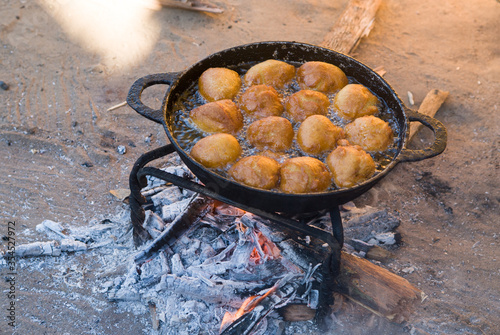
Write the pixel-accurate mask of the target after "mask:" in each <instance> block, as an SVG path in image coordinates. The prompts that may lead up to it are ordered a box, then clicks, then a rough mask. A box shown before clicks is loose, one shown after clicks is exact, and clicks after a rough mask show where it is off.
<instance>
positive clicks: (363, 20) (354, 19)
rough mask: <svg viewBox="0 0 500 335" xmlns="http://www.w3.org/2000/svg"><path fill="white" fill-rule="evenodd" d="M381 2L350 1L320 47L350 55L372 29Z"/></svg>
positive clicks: (380, 0) (367, 0)
mask: <svg viewBox="0 0 500 335" xmlns="http://www.w3.org/2000/svg"><path fill="white" fill-rule="evenodd" d="M381 2H382V0H351V1H349V4H348V5H347V8H346V9H345V10H344V12H343V13H342V15H341V17H340V19H339V20H338V21H337V22H336V23H335V25H334V26H333V27H332V29H331V30H330V32H329V33H328V34H327V35H326V36H325V38H324V39H323V42H321V44H320V45H321V46H322V47H325V48H329V49H332V50H335V51H338V52H342V53H345V54H349V53H351V52H352V51H353V50H354V49H355V48H356V47H357V46H358V44H359V42H360V41H361V39H362V38H363V37H364V36H368V34H369V33H370V31H371V30H372V28H373V24H374V21H375V14H376V13H377V10H378V8H379V7H380V4H381Z"/></svg>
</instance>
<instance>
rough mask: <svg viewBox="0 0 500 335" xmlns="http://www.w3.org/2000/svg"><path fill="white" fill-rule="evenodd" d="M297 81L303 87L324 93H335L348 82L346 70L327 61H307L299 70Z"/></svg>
mask: <svg viewBox="0 0 500 335" xmlns="http://www.w3.org/2000/svg"><path fill="white" fill-rule="evenodd" d="M297 81H298V83H299V86H300V88H301V89H310V90H315V91H320V92H323V93H335V92H337V91H338V90H340V89H341V88H342V87H344V86H345V85H347V84H348V80H347V76H346V75H345V73H344V71H342V70H341V69H340V68H338V67H337V66H335V65H333V64H329V63H325V62H306V63H304V64H302V65H301V66H300V67H299V69H298V70H297Z"/></svg>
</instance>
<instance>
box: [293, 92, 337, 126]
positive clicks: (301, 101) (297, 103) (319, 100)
mask: <svg viewBox="0 0 500 335" xmlns="http://www.w3.org/2000/svg"><path fill="white" fill-rule="evenodd" d="M328 106H330V100H329V99H328V97H327V96H326V95H324V94H323V93H321V92H317V91H312V90H300V91H298V92H296V93H294V94H292V95H291V96H289V97H288V99H287V102H286V111H287V113H288V114H289V115H290V117H291V118H292V119H293V120H294V121H295V122H302V121H304V120H305V119H306V118H307V117H308V116H311V115H315V114H319V115H326V114H328Z"/></svg>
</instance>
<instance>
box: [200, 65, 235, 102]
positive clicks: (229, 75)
mask: <svg viewBox="0 0 500 335" xmlns="http://www.w3.org/2000/svg"><path fill="white" fill-rule="evenodd" d="M198 87H199V89H200V94H201V95H202V96H203V97H204V98H205V99H207V100H208V101H217V100H222V99H233V98H234V97H235V96H236V94H238V92H239V91H240V88H241V78H240V75H239V74H238V72H236V71H233V70H230V69H226V68H223V67H213V68H210V69H207V70H205V72H203V73H202V74H201V76H200V78H199V79H198Z"/></svg>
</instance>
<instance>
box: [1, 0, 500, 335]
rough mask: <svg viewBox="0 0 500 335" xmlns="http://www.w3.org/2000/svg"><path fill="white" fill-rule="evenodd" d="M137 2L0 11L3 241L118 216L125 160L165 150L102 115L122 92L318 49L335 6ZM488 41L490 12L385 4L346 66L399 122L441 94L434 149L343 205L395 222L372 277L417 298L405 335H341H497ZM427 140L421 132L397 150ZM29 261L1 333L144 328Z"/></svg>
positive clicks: (156, 131) (408, 2)
mask: <svg viewBox="0 0 500 335" xmlns="http://www.w3.org/2000/svg"><path fill="white" fill-rule="evenodd" d="M144 3H145V2H140V1H139V0H136V1H133V0H128V1H113V0H109V1H100V2H88V1H62V0H37V1H26V0H2V1H1V2H0V6H1V11H0V42H1V49H0V55H1V57H0V80H1V81H3V82H4V83H5V84H6V85H8V87H9V88H8V89H7V90H4V89H0V105H1V109H0V111H1V112H0V134H1V135H0V136H1V137H0V155H1V156H0V157H1V164H0V204H1V208H0V229H1V231H0V235H2V236H5V235H8V223H9V222H15V223H16V238H17V241H16V242H17V243H19V244H22V243H27V242H32V241H34V240H36V239H37V236H36V234H33V232H34V228H35V226H36V225H37V224H39V223H41V222H42V221H43V220H45V219H50V220H53V221H57V222H63V223H67V224H72V225H81V226H84V225H86V224H88V223H89V222H90V220H92V219H94V218H97V219H102V218H105V217H107V216H108V215H110V213H116V211H117V210H118V209H119V208H120V207H121V206H123V205H122V204H121V202H120V201H118V200H117V199H116V198H115V197H113V196H112V195H111V194H110V193H109V191H110V190H114V189H121V188H127V187H128V174H129V172H130V169H131V167H132V165H133V163H134V161H135V160H136V159H137V158H138V157H139V156H140V155H141V154H142V153H144V152H145V151H148V150H151V149H153V148H156V147H158V146H160V145H163V144H165V143H166V136H165V134H164V132H163V128H162V127H161V126H160V125H158V124H155V123H152V122H150V121H148V120H146V119H145V118H143V117H141V116H140V115H138V114H136V113H135V112H134V111H133V110H132V109H131V108H130V107H128V106H125V107H122V108H118V109H114V110H112V111H107V109H108V108H110V107H111V106H114V105H116V104H119V103H121V102H123V101H124V100H125V98H126V96H127V92H128V89H129V88H130V86H131V85H132V83H133V82H134V81H135V80H136V79H138V78H140V77H142V76H144V75H147V74H152V73H160V72H174V71H181V70H183V69H185V68H186V67H188V66H189V65H191V64H192V63H194V62H196V61H198V60H200V59H202V58H204V57H205V56H208V55H209V54H211V53H213V52H216V51H219V50H222V49H225V48H228V47H231V46H235V45H240V44H246V43H249V42H256V41H270V40H285V41H299V42H306V43H311V44H320V43H321V42H322V40H323V37H324V36H325V35H326V33H327V32H328V31H329V29H330V27H332V26H333V23H334V22H335V21H336V19H337V18H338V17H339V15H340V14H341V12H342V10H343V9H344V8H345V6H346V4H347V1H326V0H307V1H286V2H281V1H280V2H278V1H276V2H271V1H263V0H258V1H241V0H236V1H225V0H221V1H215V2H214V3H216V4H217V5H218V6H220V7H221V8H223V9H224V13H223V14H204V13H197V12H192V11H186V10H179V9H168V8H164V9H162V10H152V9H148V8H144V6H143V4H144ZM499 36H500V2H499V1H496V0H476V1H469V0H453V1H452V0H443V1H438V2H436V1H432V0H419V1H412V0H384V1H382V5H381V7H380V9H379V11H378V13H377V18H376V22H375V26H374V29H373V30H372V32H371V33H370V35H369V36H368V37H366V38H364V39H363V40H362V42H361V43H360V45H359V46H358V48H357V49H356V50H355V52H354V53H353V54H352V56H354V57H355V58H357V59H358V60H360V61H361V62H363V63H365V64H367V65H369V66H371V67H373V68H375V67H378V66H383V67H384V68H385V70H386V71H387V73H386V75H385V76H384V77H385V79H386V80H387V81H388V82H389V83H390V84H391V85H392V86H393V88H394V89H395V90H396V92H398V93H399V95H400V96H401V97H402V99H403V101H405V103H406V104H407V105H408V106H409V107H412V108H414V109H417V108H418V106H419V104H420V103H421V102H422V100H423V98H424V97H425V95H426V94H427V92H429V91H430V90H432V89H440V90H444V91H449V92H450V93H449V97H448V98H447V100H446V102H445V104H444V105H443V106H442V108H441V109H440V110H439V112H438V113H437V115H436V118H437V119H439V120H440V121H442V122H443V123H444V124H445V126H446V128H447V130H448V146H447V149H446V151H445V152H444V153H443V154H441V155H439V156H437V157H435V158H432V159H427V160H424V161H421V162H414V163H402V164H399V165H398V166H397V167H396V168H395V169H394V170H393V171H392V172H391V173H390V174H389V175H388V176H387V177H385V179H384V180H382V181H381V182H380V183H379V184H377V185H376V186H375V187H374V188H373V189H372V190H370V191H369V192H368V193H366V194H365V195H363V196H362V197H361V198H359V199H357V200H356V204H357V205H359V206H361V205H371V206H374V207H379V208H389V209H391V210H397V211H399V212H400V216H401V220H402V225H401V227H400V228H399V232H400V233H401V234H402V240H403V242H402V245H401V246H400V247H399V248H398V249H397V250H396V251H395V255H396V258H395V259H394V260H393V261H391V262H390V263H388V264H384V266H387V267H388V268H389V269H391V270H393V271H394V272H396V273H397V274H399V275H401V276H403V277H405V278H407V279H408V280H409V281H410V282H411V283H413V284H414V285H415V286H417V287H418V288H419V289H421V290H423V291H424V292H425V293H426V294H427V295H428V296H429V297H428V299H427V300H426V301H425V302H424V303H423V304H422V305H421V306H420V307H419V308H418V309H417V310H416V311H415V313H414V314H413V315H412V318H411V320H410V322H409V323H407V324H404V325H392V324H389V323H387V322H382V321H374V320H373V318H367V320H366V324H365V325H363V326H362V327H361V329H360V327H357V328H356V329H357V330H353V332H352V333H353V334H363V333H372V334H388V333H394V334H400V333H406V332H408V333H420V334H425V333H429V334H499V333H500V265H499V264H500V251H499V250H500V249H499V243H500V241H499V236H500V230H499V200H500V194H499V186H500V185H499V180H500V178H499V173H498V171H499V164H500V160H499V144H500V141H499V124H498V122H499V121H498V120H499V117H498V115H499V103H500V101H499V100H498V93H499V92H500V80H499V78H500V46H499V44H498V37H499ZM164 92H165V87H154V88H151V89H148V90H146V92H145V94H144V96H145V98H144V100H145V101H146V103H148V104H149V105H151V106H152V107H155V108H159V107H160V105H161V101H162V98H163V95H164ZM408 92H411V93H412V95H413V100H414V105H413V106H412V105H411V104H410V101H409V99H408V98H407V97H408ZM429 141H432V133H431V132H430V131H425V130H424V131H422V132H421V133H419V134H418V135H417V137H416V138H415V140H414V143H412V145H413V146H415V147H418V146H423V145H425V144H426V143H429ZM119 145H123V146H125V148H126V152H125V153H124V154H119V153H118V152H117V147H118V146H119ZM30 232H31V233H30ZM6 246H7V241H6V239H3V240H2V241H1V247H2V248H6ZM38 261H39V262H40V264H42V265H40V264H39V265H40V266H37V267H36V269H35V268H31V267H30V266H25V267H22V268H21V267H19V268H18V269H17V272H18V273H17V280H16V290H17V292H16V293H17V296H16V323H17V328H15V329H14V328H12V327H10V326H9V325H8V319H7V311H6V309H7V308H8V303H9V299H6V298H5V297H6V295H7V293H6V292H7V291H8V286H7V283H6V282H5V281H4V280H2V281H1V284H0V287H1V288H2V299H0V301H1V303H0V306H1V310H2V312H1V314H2V315H1V317H0V333H2V334H11V333H17V334H118V333H125V332H128V333H130V334H141V333H148V334H149V333H151V332H150V330H148V327H149V324H150V323H149V321H148V316H147V315H134V314H133V313H131V312H129V311H126V310H125V311H124V310H122V309H118V308H117V306H116V305H114V304H113V303H109V302H107V301H106V300H105V299H104V298H103V297H100V296H99V294H98V293H96V292H95V291H93V290H92V282H91V281H90V280H89V281H87V284H88V285H85V286H84V287H80V288H77V289H75V288H74V287H72V286H70V285H68V284H67V283H66V282H62V281H60V280H58V279H54V278H53V277H52V275H53V274H52V273H51V271H50V268H47V270H46V271H44V270H43V269H44V267H43V263H44V262H46V261H47V260H45V259H43V258H41V259H39V260H38ZM408 268H412V270H411V271H406V272H403V271H401V269H408ZM0 271H1V272H2V278H5V277H6V276H7V271H8V269H7V268H5V267H3V268H0ZM86 271H87V273H91V272H92V269H86ZM89 277H91V275H90V274H89ZM69 293H71V294H69ZM96 306H98V307H96ZM353 329H354V328H353Z"/></svg>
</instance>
